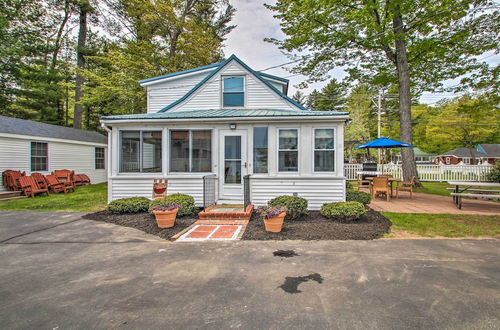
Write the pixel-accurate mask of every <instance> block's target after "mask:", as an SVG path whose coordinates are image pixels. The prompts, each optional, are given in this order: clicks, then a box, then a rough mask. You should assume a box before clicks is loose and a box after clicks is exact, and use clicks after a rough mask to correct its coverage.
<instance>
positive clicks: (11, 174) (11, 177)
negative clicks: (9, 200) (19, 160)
mask: <svg viewBox="0 0 500 330" xmlns="http://www.w3.org/2000/svg"><path fill="white" fill-rule="evenodd" d="M4 173H5V176H3V175H2V182H4V186H5V187H7V189H8V190H21V185H20V184H19V178H20V177H22V176H25V175H26V172H21V171H13V170H6V171H5V172H4ZM4 180H5V181H4Z"/></svg>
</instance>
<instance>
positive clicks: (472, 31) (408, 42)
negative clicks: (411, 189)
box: [267, 0, 500, 184]
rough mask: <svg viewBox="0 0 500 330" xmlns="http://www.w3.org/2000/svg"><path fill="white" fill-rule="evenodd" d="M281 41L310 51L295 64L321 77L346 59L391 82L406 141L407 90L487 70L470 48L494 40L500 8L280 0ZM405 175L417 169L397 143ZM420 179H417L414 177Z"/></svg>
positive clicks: (460, 2)
mask: <svg viewBox="0 0 500 330" xmlns="http://www.w3.org/2000/svg"><path fill="white" fill-rule="evenodd" d="M267 7H268V8H270V9H271V10H273V11H275V12H276V15H275V17H276V18H278V19H279V20H280V21H281V28H282V31H283V32H284V34H285V38H284V40H276V39H272V40H271V41H273V42H275V43H276V44H278V45H279V46H280V48H281V49H283V50H285V51H288V52H290V53H293V52H301V53H309V54H308V55H304V56H301V57H299V59H298V65H297V68H296V70H295V71H297V72H300V73H302V74H305V75H308V76H309V77H310V81H318V80H324V79H325V76H327V74H328V72H329V71H330V70H332V69H333V68H336V67H339V66H344V67H345V68H346V71H347V72H348V73H349V75H350V78H351V79H361V78H363V81H368V79H369V81H370V82H371V83H373V84H375V85H383V86H388V85H391V84H396V85H397V86H398V93H399V120H400V139H401V140H403V141H404V142H408V143H412V142H413V136H412V121H411V111H410V105H411V92H412V90H413V91H414V92H420V91H433V90H435V89H436V88H440V87H442V82H443V81H444V80H446V79H451V78H456V77H460V76H463V75H465V74H468V76H469V77H470V76H474V73H475V72H479V71H481V70H483V71H484V70H486V71H488V70H489V68H488V65H487V64H486V63H482V62H479V61H478V60H477V59H476V57H475V56H477V55H481V54H483V53H484V52H486V51H489V50H493V49H496V48H497V47H498V39H499V35H498V31H499V30H500V14H499V11H498V10H497V9H496V8H497V6H496V5H495V3H494V2H493V1H489V0H433V1H429V0H362V1H355V2H353V1H348V0H339V1H328V0H308V1H305V0H278V1H277V3H276V4H275V5H268V6H267ZM401 153H402V156H403V176H404V179H405V180H408V179H409V178H410V177H411V176H417V170H416V163H415V160H414V157H413V150H412V149H411V148H403V149H402V151H401ZM417 184H419V183H417Z"/></svg>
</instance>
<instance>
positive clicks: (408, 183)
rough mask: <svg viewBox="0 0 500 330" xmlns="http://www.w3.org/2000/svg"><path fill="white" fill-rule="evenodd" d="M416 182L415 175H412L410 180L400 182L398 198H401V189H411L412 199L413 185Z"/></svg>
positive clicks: (397, 192) (397, 189) (397, 190)
mask: <svg viewBox="0 0 500 330" xmlns="http://www.w3.org/2000/svg"><path fill="white" fill-rule="evenodd" d="M414 184H415V177H414V176H412V177H411V178H410V181H403V182H398V186H397V187H396V198H399V192H400V191H409V192H410V199H413V185H414Z"/></svg>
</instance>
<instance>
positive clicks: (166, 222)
mask: <svg viewBox="0 0 500 330" xmlns="http://www.w3.org/2000/svg"><path fill="white" fill-rule="evenodd" d="M177 211H179V209H178V208H177V209H173V210H170V211H153V213H154V215H155V218H156V224H157V225H158V228H171V227H173V226H174V225H175V218H176V217H177Z"/></svg>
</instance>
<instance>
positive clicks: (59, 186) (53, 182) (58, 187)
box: [45, 175, 68, 194]
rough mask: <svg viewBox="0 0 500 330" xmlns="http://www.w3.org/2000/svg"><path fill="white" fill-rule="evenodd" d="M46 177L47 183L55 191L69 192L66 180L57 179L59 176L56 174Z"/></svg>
mask: <svg viewBox="0 0 500 330" xmlns="http://www.w3.org/2000/svg"><path fill="white" fill-rule="evenodd" d="M45 179H46V180H47V185H48V186H49V189H50V190H52V191H53V192H55V193H59V192H61V191H62V192H64V193H65V194H66V193H67V192H68V190H67V189H66V185H65V184H64V182H61V181H59V180H57V177H56V176H55V175H47V176H46V177H45Z"/></svg>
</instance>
